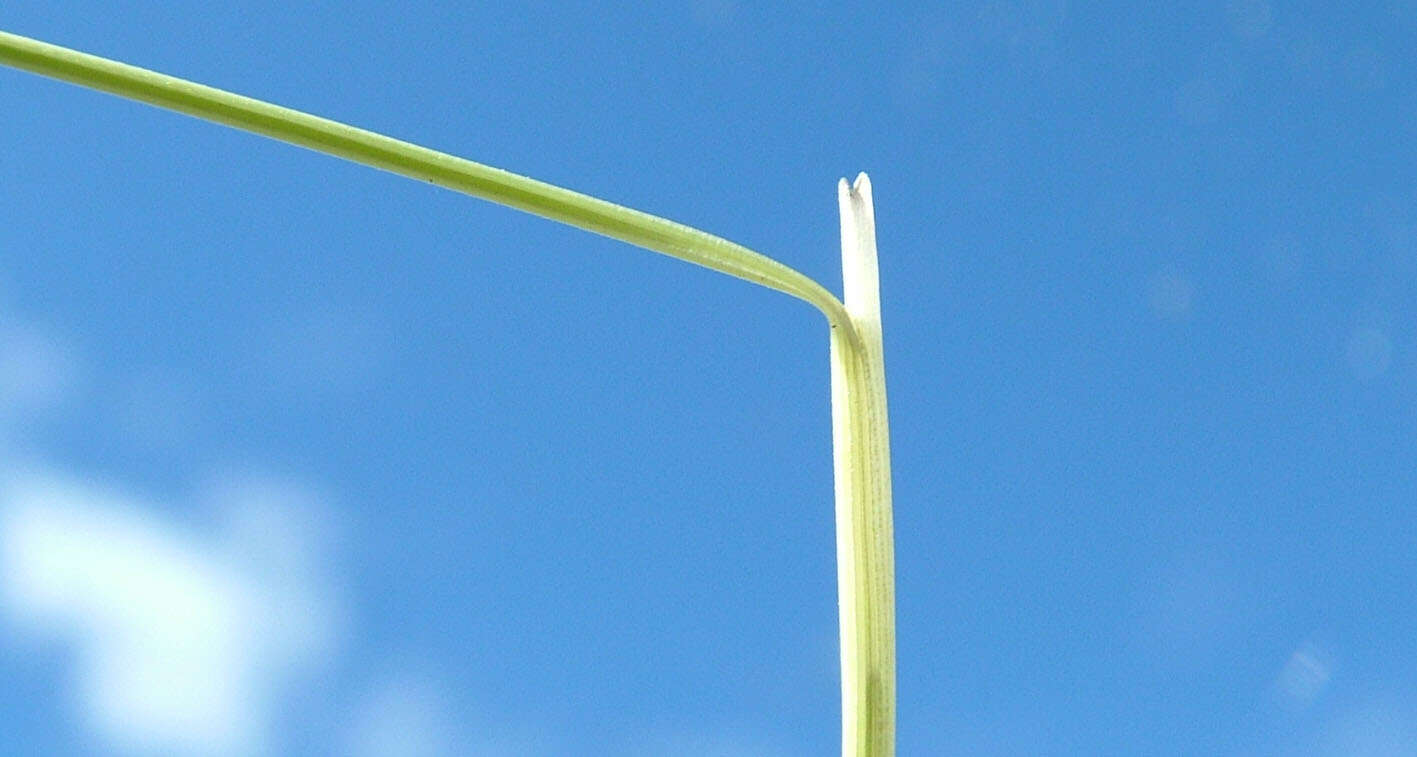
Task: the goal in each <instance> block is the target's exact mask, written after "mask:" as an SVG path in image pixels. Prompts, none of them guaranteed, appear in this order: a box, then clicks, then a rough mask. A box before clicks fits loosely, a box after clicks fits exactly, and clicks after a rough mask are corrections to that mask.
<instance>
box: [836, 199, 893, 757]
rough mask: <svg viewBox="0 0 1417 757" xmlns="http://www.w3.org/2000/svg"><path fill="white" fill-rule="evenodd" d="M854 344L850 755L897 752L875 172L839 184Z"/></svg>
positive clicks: (846, 627)
mask: <svg viewBox="0 0 1417 757" xmlns="http://www.w3.org/2000/svg"><path fill="white" fill-rule="evenodd" d="M837 199H838V202H839V204H840V210H841V262H842V280H843V285H844V291H843V293H844V295H845V298H844V299H845V305H846V313H847V316H848V317H849V318H850V319H851V323H852V326H853V327H854V330H855V332H856V335H857V337H858V341H857V342H856V343H855V344H853V343H852V342H851V341H850V340H848V339H847V338H845V336H844V335H842V334H841V333H840V330H839V329H833V330H832V339H831V369H832V370H831V392H832V450H833V454H832V457H833V464H834V465H833V467H834V469H835V477H836V545H837V590H838V595H839V597H840V604H841V607H840V613H841V615H840V619H841V713H842V720H841V751H842V755H843V757H891V755H894V754H895V551H894V546H893V542H894V539H893V536H892V534H893V525H892V516H891V466H890V437H889V428H888V425H887V422H886V379H885V360H884V353H883V349H882V346H883V343H882V340H881V298H880V280H879V274H878V272H877V264H876V219H875V208H874V206H873V204H872V200H871V180H870V179H868V178H867V177H866V174H864V173H863V174H861V175H860V176H858V177H857V178H856V183H855V184H852V185H847V183H846V180H845V179H842V180H841V182H840V183H839V184H838V186H837Z"/></svg>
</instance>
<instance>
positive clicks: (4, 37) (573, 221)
mask: <svg viewBox="0 0 1417 757" xmlns="http://www.w3.org/2000/svg"><path fill="white" fill-rule="evenodd" d="M0 63H3V64H5V65H9V66H13V67H15V68H19V69H24V70H26V71H30V72H33V73H36V74H42V75H44V76H49V77H52V78H55V79H61V80H63V81H67V82H71V83H74V84H79V85H82V86H85V87H90V88H92V89H97V90H101V91H103V92H108V93H110V94H114V95H118V96H120V97H126V98H128V99H130V100H138V101H140V102H145V103H148V104H150V105H156V106H158V107H161V108H167V109H169V110H175V111H177V112H179V113H186V114H187V115H189V116H196V117H197V118H202V119H206V120H208V121H215V122H217V123H221V124H226V125H227V126H233V127H236V128H238V129H242V130H245V131H249V132H254V133H256V134H261V135H264V136H267V137H271V138H272V139H278V140H281V141H282V142H289V143H291V144H294V145H299V146H301V147H307V148H309V149H311V150H315V151H316V152H322V153H326V154H328V155H335V156H338V157H341V158H345V159H347V160H352V161H354V162H356V163H362V164H364V165H366V166H372V167H374V168H381V169H383V170H385V171H391V172H393V173H396V174H401V175H403V176H408V177H410V178H414V179H420V180H422V181H427V182H429V183H431V184H436V185H438V186H440V187H444V188H446V189H451V190H454V191H457V192H462V193H464V194H469V195H472V196H473V197H480V198H482V199H484V200H490V201H492V202H495V203H498V204H501V205H506V206H508V207H512V208H516V209H518V210H523V211H526V212H528V213H533V214H535V215H539V216H543V217H545V218H550V219H552V220H555V221H560V222H562V223H565V224H569V225H571V226H575V227H577V228H581V229H585V230H586V231H593V232H595V233H597V234H603V235H605V236H607V237H613V238H615V239H619V240H622V241H625V242H629V243H630V244H633V245H637V246H639V247H644V248H646V249H649V250H653V251H655V252H659V253H663V254H665V255H670V256H673V257H676V258H680V259H682V260H687V261H689V262H691V263H697V264H699V265H702V266H705V267H708V268H712V269H714V270H716V271H721V272H723V273H726V274H729V275H730V276H737V277H738V278H741V279H747V280H748V281H752V282H754V283H757V284H762V285H763V286H765V287H769V288H771V289H776V290H778V291H780V292H786V293H787V294H790V295H792V296H794V297H797V298H799V299H802V300H806V301H807V302H810V303H812V304H813V305H815V306H816V307H817V309H819V310H821V311H822V313H823V314H825V315H826V317H827V320H829V321H831V322H832V324H834V325H835V326H837V327H838V328H846V329H847V330H850V328H851V327H850V321H849V319H848V318H847V317H846V312H845V310H843V308H842V305H841V303H840V302H839V301H837V299H836V298H835V297H833V296H832V294H831V292H828V291H827V290H826V289H825V288H823V287H822V285H820V284H818V283H817V282H815V281H812V280H811V279H809V278H807V277H806V276H804V275H802V274H801V273H799V272H797V271H795V270H793V269H791V268H789V267H787V266H785V265H783V264H782V263H779V262H777V261H776V260H773V259H772V258H769V257H767V256H765V255H761V254H759V253H756V252H753V251H752V250H749V249H748V248H746V247H743V246H742V245H739V244H735V243H733V242H730V241H728V240H726V239H723V238H721V237H716V236H714V235H712V234H708V233H705V232H702V231H699V230H698V229H694V228H691V227H688V226H685V225H683V224H679V223H675V222H673V221H669V220H666V219H663V218H659V217H657V216H652V215H650V214H648V213H643V212H640V211H638V210H633V209H630V208H626V207H623V206H620V205H616V204H614V203H611V202H606V201H605V200H600V199H597V198H594V197H590V196H588V195H584V194H581V193H580V192H573V191H571V190H569V189H563V188H561V187H558V186H555V185H552V184H547V183H546V182H543V181H537V180H535V179H530V178H527V177H525V176H518V175H517V174H514V173H511V172H509V171H503V170H501V169H499V168H492V167H491V166H485V165H482V164H481V163H474V162H473V161H470V160H465V159H463V158H458V157H454V156H452V155H448V154H447V153H442V152H438V151H437V150H430V149H428V148H426V147H419V146H418V145H415V144H410V143H408V142H404V141H402V140H398V139H393V138H392V137H386V136H384V135H382V134H375V133H374V132H371V131H366V130H364V129H358V128H355V127H353V126H348V125H346V124H342V123H339V122H337V121H331V120H329V119H327V118H320V117H318V116H312V115H310V114H308V113H301V112H300V111H298V110H291V109H290V108H282V107H280V106H279V105H272V104H270V103H266V102H262V101H260V100H254V99H252V98H249V97H243V96H241V95H237V94H233V93H231V92H226V91H224V90H220V89H216V88H214V87H208V86H204V85H201V84H195V83H193V82H189V81H186V80H184V79H178V78H176V77H173V76H167V75H165V74H159V73H156V72H153V71H149V70H147V69H143V68H138V67H137V66H130V65H127V64H126V63H118V62H117V61H111V60H108V59H106V58H100V57H98V56H96V55H89V54H87V53H81V52H78V51H77V50H70V49H68V48H65V47H59V46H57V45H51V44H48V43H45V42H39V41H37V40H33V39H29V38H26V37H21V36H18V35H15V34H9V33H6V32H0Z"/></svg>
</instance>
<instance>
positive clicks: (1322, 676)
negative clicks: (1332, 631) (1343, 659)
mask: <svg viewBox="0 0 1417 757" xmlns="http://www.w3.org/2000/svg"><path fill="white" fill-rule="evenodd" d="M1332 675H1333V663H1332V662H1330V661H1329V657H1328V655H1326V654H1324V652H1323V650H1321V649H1319V648H1318V647H1317V646H1315V645H1314V644H1313V643H1311V642H1304V643H1303V644H1301V645H1299V648H1298V649H1296V650H1294V654H1292V655H1290V656H1289V661H1288V662H1286V663H1285V664H1284V668H1283V669H1282V670H1280V671H1279V677H1278V678H1277V679H1276V680H1275V682H1274V688H1275V691H1276V693H1277V694H1278V695H1279V697H1280V699H1281V701H1282V702H1283V703H1284V704H1286V705H1288V706H1291V707H1295V708H1301V709H1302V708H1304V707H1308V706H1309V705H1311V704H1313V703H1314V700H1316V699H1318V697H1319V695H1320V694H1322V693H1323V691H1324V689H1325V688H1326V687H1327V686H1328V682H1329V678H1330V677H1331V676H1332Z"/></svg>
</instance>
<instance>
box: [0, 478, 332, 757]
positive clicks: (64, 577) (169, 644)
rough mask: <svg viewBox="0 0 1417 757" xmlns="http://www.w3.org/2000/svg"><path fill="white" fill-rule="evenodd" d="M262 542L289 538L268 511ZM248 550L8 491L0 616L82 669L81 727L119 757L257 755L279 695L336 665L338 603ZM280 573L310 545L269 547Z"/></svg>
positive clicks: (9, 482)
mask: <svg viewBox="0 0 1417 757" xmlns="http://www.w3.org/2000/svg"><path fill="white" fill-rule="evenodd" d="M232 504H233V507H234V511H235V512H241V510H242V508H243V507H248V506H250V507H252V508H255V509H261V508H264V510H263V512H264V514H263V515H262V516H261V517H262V518H264V519H265V520H263V521H262V522H261V529H264V530H265V531H267V532H269V533H272V534H285V533H286V529H285V528H284V523H283V522H282V521H281V519H280V517H279V515H278V514H277V513H278V512H279V510H278V509H277V508H276V507H275V506H272V505H271V503H270V502H269V501H267V502H261V501H259V500H247V501H246V502H245V503H244V504H243V503H240V502H234V503H232ZM247 543H248V541H243V540H242V539H234V540H233V539H227V540H225V541H213V540H204V539H201V538H198V537H197V536H195V535H194V534H192V533H189V532H188V531H187V530H186V529H184V528H183V527H181V526H179V525H176V524H174V523H172V522H170V521H168V520H165V519H163V518H161V517H160V516H158V515H156V514H155V511H154V510H153V508H151V507H148V506H145V505H143V504H141V503H138V502H136V501H134V500H132V499H129V498H126V497H124V496H122V495H119V494H115V493H113V492H111V491H107V490H104V489H102V488H99V487H97V486H94V485H91V484H87V483H84V482H80V481H76V480H74V479H72V478H68V477H64V476H61V475H56V474H53V473H48V472H40V471H10V472H9V474H8V475H7V476H5V477H4V480H3V482H0V615H3V617H5V618H7V619H8V620H9V621H10V622H11V623H12V624H13V625H14V626H15V628H16V629H17V630H19V631H21V632H22V633H25V634H27V635H29V636H31V637H33V638H34V639H36V640H51V639H57V640H61V641H63V642H65V643H66V644H68V645H70V646H71V648H72V649H73V652H74V654H75V656H76V666H75V676H74V677H75V680H74V690H73V694H74V696H75V700H76V701H75V704H76V705H77V707H78V709H79V714H80V715H81V717H82V718H83V719H84V720H85V721H86V724H87V725H88V726H89V727H90V728H92V729H93V730H94V731H95V732H96V733H97V734H98V735H99V736H100V737H101V738H103V739H105V740H106V741H107V742H108V743H109V744H110V746H112V747H113V748H115V749H118V750H122V751H124V752H130V753H160V754H182V755H229V754H254V753H261V752H263V751H265V750H266V749H268V747H269V744H268V743H267V736H268V734H267V730H268V727H269V725H270V723H269V721H270V719H271V717H272V714H273V709H274V708H275V706H276V704H277V702H278V700H279V698H280V696H281V693H282V691H283V690H284V689H285V688H286V687H287V686H288V685H290V684H291V683H292V682H294V681H295V680H296V679H298V678H299V677H300V676H301V675H302V674H305V673H308V672H309V671H310V670H311V667H312V666H313V665H315V664H317V663H319V662H321V661H322V660H323V659H324V658H326V657H327V656H328V655H329V653H330V651H331V649H330V647H331V643H332V640H333V631H332V628H333V626H332V620H331V617H332V615H331V613H330V612H329V610H328V598H327V597H326V596H325V594H324V592H323V590H322V587H321V586H319V585H318V583H317V582H315V576H316V574H315V573H314V572H311V571H304V572H301V571H295V572H293V573H290V572H286V573H280V574H277V573H276V572H274V571H263V570H257V569H254V568H253V566H254V564H255V561H254V560H252V559H251V558H252V556H253V555H259V554H260V553H259V552H258V551H252V550H250V549H245V548H244V547H243V546H242V545H243V544H247ZM272 544H275V547H274V548H273V550H270V551H268V552H267V553H266V555H265V556H268V557H273V558H274V557H278V556H281V555H285V556H286V557H285V558H284V561H283V562H280V563H278V564H279V565H280V566H281V567H288V566H290V565H293V564H298V563H300V562H301V561H300V559H299V558H290V557H289V556H288V555H289V554H290V553H292V552H293V553H300V552H301V550H302V549H303V547H302V545H301V544H300V543H299V542H298V540H294V539H292V540H287V541H279V540H276V541H274V542H272Z"/></svg>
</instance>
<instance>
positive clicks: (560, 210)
mask: <svg viewBox="0 0 1417 757" xmlns="http://www.w3.org/2000/svg"><path fill="white" fill-rule="evenodd" d="M0 64H4V65H8V66H12V67H14V68H19V69H23V70H26V71H31V72H33V73H37V74H41V75H44V76H49V77H52V78H55V79H61V80H64V81H68V82H72V83H74V84H79V85H81V86H85V87H90V88H93V89H97V90H101V91H104V92H108V93H111V94H115V95H118V96H120V97H126V98H128V99H131V100H138V101H140V102H145V103H149V104H151V105H156V106H159V107H162V108H167V109H170V110H175V111H178V112H180V113H185V114H187V115H190V116H196V117H197V118H202V119H205V120H208V121H215V122H217V123H222V124H226V125H228V126H233V127H235V128H238V129H243V130H245V131H249V132H254V133H256V134H262V135H264V136H267V137H271V138H273V139H278V140H281V141H283V142H289V143H291V144H295V145H299V146H301V147H306V148H309V149H311V150H315V151H317V152H322V153H326V154H328V155H334V156H337V157H341V158H345V159H347V160H351V161H354V162H356V163H362V164H364V165H367V166H372V167H374V168H380V169H383V170H385V171H391V172H393V173H397V174H401V175H403V176H408V177H410V178H414V179H419V180H422V181H427V182H429V183H432V184H436V185H438V186H440V187H444V188H447V189H452V190H454V191H458V192H462V193H465V194H469V195H472V196H474V197H480V198H482V199H485V200H490V201H492V202H496V203H499V204H502V205H506V206H509V207H513V208H517V209H519V210H523V211H526V212H528V213H533V214H535V215H539V216H543V217H545V218H550V219H552V220H556V221H560V222H562V223H566V224H569V225H571V226H575V227H577V228H581V229H585V230H587V231H592V232H595V233H597V234H603V235H605V236H608V237H612V238H615V239H619V240H622V241H625V242H629V243H630V244H633V245H637V246H639V247H644V248H646V249H649V250H653V251H655V252H659V253H663V254H665V255H670V256H672V257H676V258H680V259H682V260H686V261H689V262H691V263H697V264H698V265H702V266H705V267H707V268H711V269H714V270H716V271H721V272H723V273H726V274H729V275H731V276H736V277H738V278H741V279H746V280H748V281H752V282H754V283H757V284H761V285H763V286H766V287H768V288H771V289H776V290H778V291H780V292H785V293H787V294H790V295H792V296H794V297H797V298H799V299H802V300H805V301H806V302H809V303H811V304H812V305H814V306H816V308H817V309H818V310H820V311H821V312H822V313H823V314H824V315H825V316H826V317H827V321H828V322H829V323H830V325H831V366H832V429H833V431H832V439H833V462H834V468H835V478H836V513H837V565H838V588H839V590H840V601H841V662H842V754H843V755H844V756H845V757H891V755H893V754H894V750H895V607H894V602H895V599H894V581H895V578H894V557H893V552H892V536H891V528H892V526H891V500H890V460H889V442H888V439H887V428H886V402H885V373H884V366H883V362H882V350H881V327H880V325H881V320H880V300H879V294H878V283H877V273H876V243H875V220H874V215H873V212H874V211H873V209H872V205H871V187H870V182H869V181H868V180H867V179H866V177H865V175H864V174H863V175H862V176H861V177H859V178H858V179H857V181H856V184H855V185H854V186H852V187H848V186H847V185H846V183H845V181H844V180H843V181H842V183H841V187H840V193H839V194H840V202H841V214H842V216H841V218H842V221H841V224H842V226H841V228H842V262H843V279H844V282H845V294H846V297H845V300H846V301H845V304H843V303H842V302H841V301H839V300H837V299H836V297H834V296H833V295H832V294H831V292H829V291H827V290H826V289H825V288H824V287H822V286H821V285H820V284H818V283H817V282H815V281H812V280H811V279H810V278H808V277H806V276H804V275H803V274H801V273H799V272H798V271H795V270H793V269H791V268H789V267H787V266H785V265H783V264H782V263H779V262H777V261H776V260H773V259H771V258H769V257H766V256H764V255H761V254H759V253H757V252H754V251H752V250H749V249H748V248H746V247H743V246H742V245H738V244H735V243H733V242H730V241H728V240H726V239H722V238H720V237H717V236H714V235H712V234H708V233H706V232H703V231H699V230H698V229H694V228H690V227H688V226H684V225H682V224H678V223H675V222H673V221H669V220H666V219H663V218H659V217H657V216H652V215H649V214H648V213H643V212H641V211H638V210H633V209H631V208H626V207H622V206H620V205H616V204H614V203H610V202H606V201H604V200H600V199H597V198H594V197H590V196H588V195H584V194H581V193H579V192H573V191H571V190H569V189H563V188H561V187H557V186H554V185H551V184H547V183H545V182H541V181H537V180H535V179H530V178H527V177H525V176H519V175H517V174H513V173H509V172H507V171H503V170H501V169H497V168H492V167H490V166H485V165H482V164H480V163H474V162H472V161H470V160H465V159H463V158H458V157H454V156H452V155H448V154H446V153H441V152H438V151H436V150H430V149H428V148H426V147H419V146H418V145H414V144H410V143H408V142H403V141H400V140H397V139H393V138H390V137H386V136H383V135H381V134H375V133H374V132H370V131H366V130H364V129H358V128H355V127H353V126H348V125H346V124H342V123H339V122H336V121H331V120H329V119H325V118H319V117H317V116H312V115H309V114H307V113H301V112H300V111H296V110H291V109H289V108H282V107H280V106H277V105H272V104H270V103H266V102H262V101H260V100H254V99H251V98H249V97H243V96H241V95H237V94H233V93H230V92H226V91H223V90H220V89H214V88H212V87H207V86H203V85H201V84H195V83H193V82H189V81H185V80H183V79H178V78H175V77H172V76H167V75H164V74H159V73H155V72H153V71H148V70H146V69H142V68H137V67H135V66H130V65H127V64H124V63H118V62H116V61H111V60H107V59H105V58H100V57H97V56H94V55H88V54H86V53H81V52H78V51H75V50H70V49H68V48H64V47H58V46H56V45H51V44H47V43H44V42H39V41H36V40H32V39H28V38H26V37H21V36H18V35H14V34H9V33H6V32H3V31H0Z"/></svg>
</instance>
